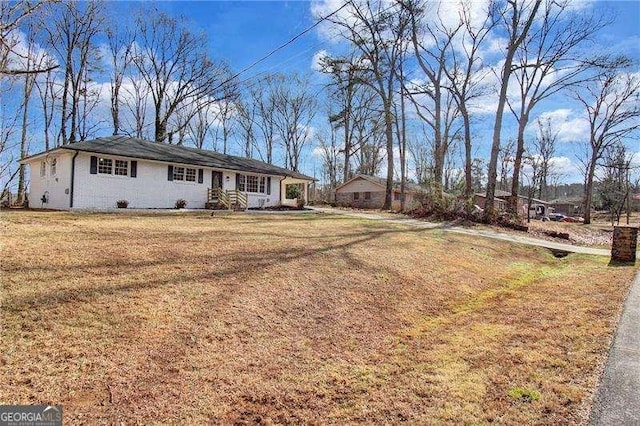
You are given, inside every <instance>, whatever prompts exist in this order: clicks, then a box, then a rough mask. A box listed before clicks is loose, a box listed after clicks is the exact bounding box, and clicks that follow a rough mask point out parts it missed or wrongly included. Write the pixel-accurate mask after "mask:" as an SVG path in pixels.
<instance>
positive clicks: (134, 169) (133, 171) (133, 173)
mask: <svg viewBox="0 0 640 426" xmlns="http://www.w3.org/2000/svg"><path fill="white" fill-rule="evenodd" d="M131 177H132V178H134V177H138V162H137V161H132V162H131Z"/></svg>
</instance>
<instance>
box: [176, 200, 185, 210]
mask: <svg viewBox="0 0 640 426" xmlns="http://www.w3.org/2000/svg"><path fill="white" fill-rule="evenodd" d="M185 207H187V200H185V199H183V198H180V199H179V200H176V205H175V208H176V209H184V208H185Z"/></svg>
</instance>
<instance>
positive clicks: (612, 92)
mask: <svg viewBox="0 0 640 426" xmlns="http://www.w3.org/2000/svg"><path fill="white" fill-rule="evenodd" d="M574 96H575V98H576V99H577V100H578V101H579V102H580V103H581V104H582V106H583V107H584V108H585V111H586V113H587V120H588V122H589V145H588V147H589V151H588V157H586V158H585V159H584V164H585V166H586V167H585V188H584V223H585V224H588V223H591V205H592V198H593V180H594V176H595V172H596V168H597V165H598V161H599V160H600V159H601V158H602V156H603V155H604V153H605V151H606V150H607V149H608V148H609V147H610V146H612V145H614V144H616V143H618V142H620V141H624V140H625V138H631V137H637V131H638V129H640V120H639V118H640V78H639V77H638V75H637V74H631V73H629V72H626V70H625V69H611V70H608V71H607V72H605V73H603V74H601V75H599V76H598V77H597V78H596V79H595V80H594V81H590V82H588V83H587V84H585V85H584V87H583V90H580V91H578V90H576V91H575V92H574Z"/></svg>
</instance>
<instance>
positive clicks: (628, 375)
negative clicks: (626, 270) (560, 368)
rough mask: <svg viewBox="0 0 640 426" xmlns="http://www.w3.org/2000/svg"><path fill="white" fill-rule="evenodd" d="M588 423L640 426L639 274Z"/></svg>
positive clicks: (631, 291)
mask: <svg viewBox="0 0 640 426" xmlns="http://www.w3.org/2000/svg"><path fill="white" fill-rule="evenodd" d="M589 423H590V424H592V425H639V424H640V272H638V273H637V274H636V278H635V280H634V281H633V285H632V286H631V290H630V292H629V295H628V296H627V300H626V302H625V304H624V309H623V311H622V316H621V317H620V324H618V329H617V331H616V335H615V337H614V340H613V345H612V346H611V351H610V352H609V358H608V359H607V364H606V366H605V369H604V374H603V376H602V379H601V380H600V385H599V386H598V390H597V392H596V396H595V399H594V403H593V407H592V409H591V419H590V422H589Z"/></svg>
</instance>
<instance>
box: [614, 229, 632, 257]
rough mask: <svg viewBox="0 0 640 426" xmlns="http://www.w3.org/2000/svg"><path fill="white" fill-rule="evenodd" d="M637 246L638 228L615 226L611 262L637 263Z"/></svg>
mask: <svg viewBox="0 0 640 426" xmlns="http://www.w3.org/2000/svg"><path fill="white" fill-rule="evenodd" d="M637 246H638V228H635V227H632V226H615V227H614V228H613V245H612V246H611V260H614V261H617V262H635V261H636V249H637Z"/></svg>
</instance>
